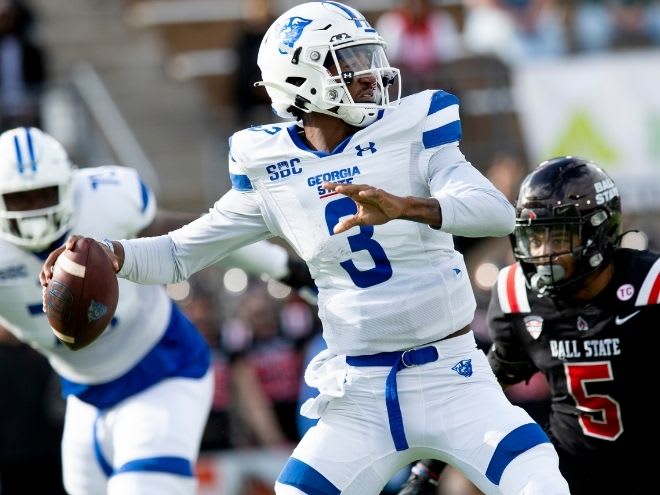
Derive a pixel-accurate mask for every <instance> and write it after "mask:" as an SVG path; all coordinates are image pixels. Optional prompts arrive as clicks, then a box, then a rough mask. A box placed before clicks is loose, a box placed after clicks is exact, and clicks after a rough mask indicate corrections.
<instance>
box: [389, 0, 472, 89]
mask: <svg viewBox="0 0 660 495" xmlns="http://www.w3.org/2000/svg"><path fill="white" fill-rule="evenodd" d="M376 30H377V31H378V32H379V33H381V34H382V35H383V37H384V38H385V41H386V42H387V55H388V57H389V60H390V62H391V63H392V65H395V66H398V67H399V68H400V69H402V70H405V71H406V73H407V74H409V77H408V79H407V80H406V88H405V89H406V93H407V94H410V93H415V92H417V91H419V90H420V89H423V88H427V87H433V86H434V84H433V82H432V81H433V80H434V79H433V77H434V74H435V72H436V71H438V70H442V64H443V63H444V62H447V61H450V60H453V59H455V58H457V57H459V56H460V55H462V53H463V46H462V40H461V35H460V32H459V30H458V28H457V26H456V22H455V21H454V18H453V17H452V16H451V15H450V14H449V13H448V12H445V11H443V10H438V9H435V8H434V6H433V4H432V2H431V0H401V1H400V5H399V6H398V7H396V8H394V9H393V10H391V11H389V12H386V13H385V14H383V15H382V16H381V17H380V18H379V19H378V21H377V22H376Z"/></svg>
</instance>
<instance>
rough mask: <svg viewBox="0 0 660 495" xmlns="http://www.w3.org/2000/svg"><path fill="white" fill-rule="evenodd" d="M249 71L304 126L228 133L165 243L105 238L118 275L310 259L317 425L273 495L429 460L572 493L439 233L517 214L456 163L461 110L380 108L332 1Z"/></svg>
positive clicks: (372, 48)
mask: <svg viewBox="0 0 660 495" xmlns="http://www.w3.org/2000/svg"><path fill="white" fill-rule="evenodd" d="M258 64H259V67H260V69H261V72H262V76H263V81H262V83H261V84H263V85H264V86H265V87H266V89H267V91H268V94H269V95H270V98H271V100H272V105H273V109H274V110H275V111H276V112H277V114H278V115H280V116H281V117H289V118H291V117H295V118H296V119H298V122H288V123H280V124H275V125H265V126H258V127H252V128H249V129H245V130H243V131H240V132H238V133H236V134H234V136H233V138H232V139H231V148H230V156H229V170H230V174H231V178H232V183H233V189H232V190H231V191H230V192H228V193H227V194H226V195H225V196H223V197H222V198H221V199H220V200H219V201H218V202H217V203H216V204H215V206H214V208H213V209H212V210H211V211H210V212H209V214H208V215H206V216H204V217H202V218H201V219H199V220H196V221H195V222H193V223H191V224H189V225H187V226H185V227H183V228H182V229H180V230H177V231H175V232H171V233H170V234H169V235H167V236H162V237H154V238H146V239H140V240H128V241H114V242H113V243H112V245H113V248H114V250H115V251H116V254H115V262H116V269H118V270H119V269H120V270H121V271H120V272H119V275H120V276H121V277H126V278H129V279H131V280H134V281H138V282H140V283H162V282H165V281H173V280H182V279H185V278H186V277H188V276H189V275H190V274H192V273H193V272H195V271H197V270H199V269H201V268H203V267H204V266H207V265H208V264H210V263H213V262H215V261H217V260H218V259H220V258H222V257H223V256H224V255H225V254H226V253H227V252H229V251H230V250H232V249H234V248H235V247H237V246H242V245H245V244H247V243H250V242H254V241H256V240H259V239H263V238H267V237H270V236H273V235H278V236H280V237H282V238H284V239H286V240H287V241H288V242H289V243H290V244H291V246H292V247H293V248H294V249H295V251H296V252H297V253H298V254H299V255H300V256H301V257H302V258H303V259H304V260H305V261H306V262H307V263H308V265H309V267H310V271H311V272H312V275H313V276H314V278H315V280H316V283H317V286H318V288H319V301H318V303H319V315H320V318H321V319H322V322H323V329H324V337H325V340H326V343H327V346H328V349H327V350H326V351H324V352H321V353H320V354H319V355H318V356H317V357H316V358H315V359H314V360H313V361H312V362H311V363H310V365H309V367H308V369H307V373H306V378H307V381H308V383H310V385H312V386H315V387H317V388H319V389H320V394H319V395H318V396H317V397H316V398H314V399H313V400H312V401H311V402H308V403H306V405H305V407H304V410H305V411H304V412H305V414H307V415H310V416H316V417H320V420H319V422H318V424H317V425H316V426H315V427H313V428H311V429H310V430H309V431H308V432H307V434H306V435H305V437H304V438H303V439H302V440H301V442H300V444H299V445H298V446H297V448H296V449H295V451H294V453H293V455H292V457H291V458H290V460H289V462H288V463H287V464H286V466H285V467H284V469H283V471H282V472H281V474H280V476H279V478H278V481H277V483H276V492H277V493H278V494H280V495H284V494H301V493H307V494H331V493H332V494H335V493H344V494H348V495H351V494H359V495H369V494H377V493H379V492H380V490H381V487H382V486H383V485H384V484H385V482H386V481H387V480H388V479H389V478H391V477H392V475H393V474H394V473H396V472H397V471H398V470H399V469H401V468H402V467H403V466H405V465H406V464H407V463H409V462H411V461H412V460H414V459H416V458H420V457H425V456H432V457H434V456H437V457H439V458H442V459H445V460H451V461H452V462H454V463H456V464H457V465H459V466H461V468H462V469H463V470H464V471H465V472H468V473H469V476H470V477H471V479H473V480H474V481H475V482H476V483H477V484H478V485H479V486H480V487H481V488H482V489H483V490H484V491H486V492H488V493H493V494H494V493H498V494H500V493H506V494H514V493H517V494H518V493H520V494H521V493H526V494H541V493H542V494H544V495H549V494H552V495H557V494H567V493H568V488H567V486H566V482H565V481H564V479H563V478H562V477H561V476H560V474H559V470H558V466H557V462H558V461H557V454H556V452H555V450H554V448H553V447H552V445H551V444H550V443H549V442H548V439H547V437H546V435H545V434H544V433H543V431H542V430H541V429H540V427H539V426H538V425H537V424H536V423H534V422H533V421H532V420H531V418H530V417H529V415H528V414H527V413H525V412H524V411H523V410H522V409H520V408H517V407H514V406H512V405H511V404H510V403H509V402H508V400H507V399H506V397H505V396H504V393H503V392H502V390H501V388H500V387H499V385H498V384H497V381H496V379H495V377H494V375H493V373H492V371H491V370H490V367H489V365H488V362H487V360H486V357H485V355H484V354H483V352H481V351H479V350H478V349H477V348H476V345H475V340H474V336H473V334H472V331H471V330H470V326H469V325H470V322H471V321H472V318H473V316H474V310H475V299H474V295H473V292H472V289H471V287H470V282H469V279H468V275H467V272H466V269H465V264H464V262H463V258H462V256H461V255H460V254H459V253H458V252H456V251H455V250H454V249H453V244H452V238H451V234H460V235H467V236H503V235H506V234H509V233H510V232H511V231H512V230H513V225H514V211H513V208H512V206H511V205H510V203H509V202H508V201H507V200H506V198H504V196H503V195H502V194H501V193H500V192H499V191H497V190H496V189H495V188H494V187H493V186H492V184H491V183H490V182H489V181H487V180H486V179H485V178H484V177H483V175H481V174H480V173H479V172H478V171H477V170H476V169H475V168H474V167H472V165H471V164H470V163H469V162H467V161H466V159H465V157H464V156H463V154H462V153H461V152H460V150H459V147H458V141H459V140H460V137H461V127H460V120H459V116H458V102H457V99H456V98H455V97H454V96H453V95H451V94H448V93H446V92H444V91H425V92H422V93H419V94H415V95H412V96H410V97H408V98H405V99H403V100H401V101H400V103H399V102H395V101H394V99H392V100H390V90H392V88H395V87H399V81H398V79H399V77H398V76H399V73H398V70H397V69H395V68H392V67H390V66H389V64H388V62H387V58H386V57H385V52H384V42H383V39H382V38H381V37H380V36H379V35H378V33H377V32H376V31H375V30H374V29H373V28H372V27H371V26H370V25H369V23H368V22H367V21H366V20H365V19H364V17H363V16H362V14H360V13H359V12H357V11H356V10H355V9H353V8H351V7H348V6H346V5H343V4H340V3H338V2H311V3H305V4H301V5H298V6H296V7H294V8H292V9H290V10H289V11H287V12H286V13H284V14H283V15H282V16H280V17H279V18H278V19H277V20H276V21H275V22H274V24H273V25H272V26H271V28H270V29H269V30H268V32H267V33H266V35H265V36H264V39H263V42H262V44H261V47H260V50H259V57H258ZM397 103H398V104H397ZM331 181H333V182H331ZM367 184H372V185H373V186H374V187H372V186H370V185H367ZM380 188H383V189H384V190H383V189H380ZM385 190H387V191H388V192H385ZM374 225H376V226H374ZM429 226H430V227H432V228H430V227H429ZM74 239H75V238H72V239H70V240H69V241H68V242H73V240H74ZM58 254H59V253H57V252H56V253H54V254H53V255H52V256H51V257H50V258H49V259H48V260H46V263H45V265H44V271H43V273H42V283H46V282H47V280H48V279H49V277H50V276H51V266H52V263H53V262H54V260H55V258H56V256H57V255H58Z"/></svg>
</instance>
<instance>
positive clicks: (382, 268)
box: [325, 198, 392, 289]
mask: <svg viewBox="0 0 660 495" xmlns="http://www.w3.org/2000/svg"><path fill="white" fill-rule="evenodd" d="M356 213H357V205H356V204H355V202H354V201H353V200H352V199H351V198H340V199H336V200H334V201H331V202H329V203H328V204H327V205H326V206H325V222H326V224H327V226H328V231H329V232H330V235H333V234H334V232H333V229H334V228H335V225H337V224H338V223H339V219H340V218H342V217H345V216H347V215H355V214H356ZM373 235H374V228H373V226H371V225H362V226H360V233H359V234H354V235H350V236H348V237H347V240H348V245H349V246H350V247H351V251H352V252H354V253H356V252H358V251H367V252H368V253H369V255H370V256H371V257H372V258H373V260H374V264H375V266H374V267H373V268H370V269H368V270H359V269H358V268H357V267H356V266H355V263H353V260H351V259H348V260H346V261H342V262H341V263H339V265H340V266H341V267H342V268H343V269H344V270H346V272H347V273H348V275H349V276H350V277H351V280H352V281H353V283H354V284H355V285H357V286H358V287H360V288H361V289H364V288H367V287H371V286H373V285H378V284H381V283H383V282H385V281H387V280H389V279H390V278H391V277H392V265H391V264H390V260H388V259H387V255H386V254H385V251H384V250H383V247H382V246H381V245H380V244H378V243H377V242H376V241H375V240H374V239H372V236H373Z"/></svg>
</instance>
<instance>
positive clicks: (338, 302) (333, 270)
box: [119, 91, 514, 355]
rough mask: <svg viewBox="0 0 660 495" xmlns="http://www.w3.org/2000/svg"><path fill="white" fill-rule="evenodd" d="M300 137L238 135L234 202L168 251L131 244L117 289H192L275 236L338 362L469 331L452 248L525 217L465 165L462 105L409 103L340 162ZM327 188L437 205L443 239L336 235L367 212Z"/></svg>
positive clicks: (169, 244) (434, 98)
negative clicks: (302, 278) (311, 282)
mask: <svg viewBox="0 0 660 495" xmlns="http://www.w3.org/2000/svg"><path fill="white" fill-rule="evenodd" d="M298 131H299V127H297V126H296V125H295V124H294V123H283V124H275V125H269V126H257V127H252V128H249V129H245V130H243V131H240V132H238V133H236V134H235V135H234V136H233V137H232V140H231V146H230V156H229V162H230V165H229V171H230V175H231V179H232V186H233V189H232V190H231V191H229V192H228V193H227V194H225V195H224V196H223V197H222V198H220V200H219V201H218V202H216V204H215V205H214V207H213V208H212V209H211V210H210V211H209V213H208V214H207V215H205V216H203V217H201V218H200V219H198V220H196V221H194V222H192V223H190V224H188V225H186V226H184V227H182V228H181V229H179V230H176V231H174V232H170V234H169V236H167V237H160V238H150V239H137V240H128V241H122V242H123V243H124V248H125V252H126V260H125V262H124V266H123V267H122V270H121V271H120V274H119V275H120V276H122V277H126V278H129V279H131V280H135V281H138V282H141V283H156V282H165V281H175V280H181V279H185V278H187V277H188V276H190V275H191V274H192V273H194V272H195V271H198V270H200V269H202V268H204V267H205V266H208V265H209V264H211V263H214V262H216V261H218V259H221V258H222V257H223V256H225V255H226V254H227V253H229V252H231V250H233V249H235V248H236V247H238V246H241V245H244V244H246V243H249V242H254V241H255V240H259V239H262V238H266V237H269V236H273V235H276V236H280V237H282V238H284V239H286V240H287V241H288V242H289V244H290V245H291V246H292V247H293V248H294V249H295V250H296V252H297V253H298V254H299V255H300V256H301V257H302V258H303V259H304V260H305V261H306V262H307V264H308V265H309V268H310V271H311V274H312V276H313V277H314V279H315V282H316V284H317V286H318V289H319V315H320V317H321V319H322V322H323V329H324V337H325V339H326V341H327V344H328V347H329V349H330V350H331V351H332V352H334V353H336V354H349V355H359V354H370V353H374V352H380V351H391V350H400V349H406V348H410V347H415V346H418V345H421V344H424V343H427V342H433V341H436V340H439V339H441V338H443V337H445V336H447V335H449V334H450V333H452V332H454V331H456V330H458V329H460V328H462V327H464V326H465V325H468V324H469V323H470V322H471V321H472V318H473V315H474V310H475V307H476V304H475V299H474V294H473V292H472V288H471V286H470V281H469V279H468V274H467V271H466V268H465V264H464V261H463V257H462V255H461V254H460V253H458V252H457V251H455V250H454V247H453V240H452V237H451V234H458V235H469V236H489V235H500V236H501V235H506V234H508V233H510V232H511V230H512V229H513V224H514V210H513V207H512V205H511V204H510V203H509V202H508V201H507V200H506V198H505V197H504V195H502V193H500V192H499V191H497V189H495V188H494V186H493V185H492V184H491V183H490V182H489V181H488V180H487V179H486V178H485V177H484V176H483V175H481V174H480V173H479V172H478V171H477V170H476V169H475V168H474V167H473V166H472V165H471V164H470V163H469V162H467V161H466V160H465V157H464V156H463V154H462V153H461V152H460V151H459V149H458V141H459V139H460V137H461V128H460V120H459V112H458V100H457V98H456V97H455V96H453V95H451V94H449V93H446V92H444V91H425V92H422V93H418V94H415V95H412V96H410V97H407V98H404V99H403V100H401V102H400V104H399V106H397V107H396V108H393V109H391V110H387V111H386V112H383V113H382V114H381V115H380V119H379V120H377V121H376V122H375V123H374V124H372V125H370V126H368V127H366V128H364V129H360V130H358V131H357V132H356V133H355V134H353V135H351V136H349V137H348V138H346V139H345V140H344V141H343V142H342V143H340V144H339V145H338V146H337V148H336V149H335V150H333V152H332V153H325V152H319V151H315V150H311V149H309V148H308V147H307V146H306V145H305V143H304V142H303V140H302V139H301V137H300V135H299V133H298ZM324 180H328V181H334V182H352V183H356V184H358V183H364V184H370V185H372V186H375V187H380V188H382V189H384V190H386V191H388V192H391V193H393V194H396V195H399V196H418V197H431V196H433V197H436V198H438V200H439V201H440V205H441V207H442V229H441V230H434V229H431V228H430V227H429V226H427V225H425V224H421V223H416V222H411V221H405V220H395V221H391V222H389V223H387V224H385V225H377V226H362V227H354V228H352V229H351V230H349V231H347V232H344V233H341V234H337V235H335V234H334V233H333V228H334V226H335V225H336V224H337V223H338V222H339V220H340V219H341V218H342V217H344V216H346V215H352V214H354V213H356V211H357V209H356V208H357V207H356V205H355V203H354V202H353V200H351V199H350V198H348V197H345V196H342V195H341V194H337V193H333V192H330V191H326V190H324V189H323V187H322V186H321V184H322V182H323V181H324Z"/></svg>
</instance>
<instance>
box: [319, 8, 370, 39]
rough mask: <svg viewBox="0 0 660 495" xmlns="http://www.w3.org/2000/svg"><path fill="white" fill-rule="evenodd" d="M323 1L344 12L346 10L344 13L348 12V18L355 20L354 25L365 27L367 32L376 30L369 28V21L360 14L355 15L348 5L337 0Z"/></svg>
mask: <svg viewBox="0 0 660 495" xmlns="http://www.w3.org/2000/svg"><path fill="white" fill-rule="evenodd" d="M323 3H329V4H330V5H334V6H335V7H337V8H338V9H340V10H343V11H344V12H346V14H348V17H349V19H351V20H352V21H353V22H355V25H356V26H357V27H362V28H365V29H366V30H367V31H369V32H375V31H376V30H375V29H373V28H371V26H370V25H369V23H368V22H367V21H366V20H365V19H364V18H363V17H361V16H360V17H358V16H357V15H355V14H356V12H355V11H354V10H352V9H351V8H350V7H348V6H346V5H343V4H341V3H339V2H323ZM367 28H370V29H367Z"/></svg>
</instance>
